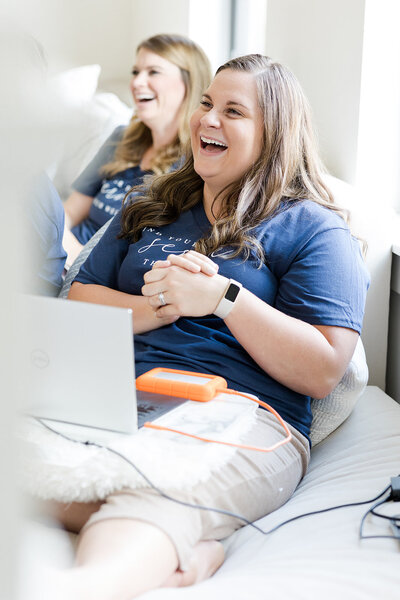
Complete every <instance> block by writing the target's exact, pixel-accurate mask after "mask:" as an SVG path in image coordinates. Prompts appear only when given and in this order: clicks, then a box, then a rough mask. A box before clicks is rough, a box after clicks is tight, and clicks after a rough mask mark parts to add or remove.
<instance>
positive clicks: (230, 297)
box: [214, 279, 242, 319]
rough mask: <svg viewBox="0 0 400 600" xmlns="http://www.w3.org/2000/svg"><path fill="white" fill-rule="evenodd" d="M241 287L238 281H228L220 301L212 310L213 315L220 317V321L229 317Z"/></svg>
mask: <svg viewBox="0 0 400 600" xmlns="http://www.w3.org/2000/svg"><path fill="white" fill-rule="evenodd" d="M241 287H242V284H241V283H239V282H238V281H235V280H234V279H230V280H229V284H228V287H227V288H226V290H225V292H224V295H223V296H222V298H221V300H220V301H219V302H218V304H217V308H216V309H215V310H214V315H216V316H217V317H220V319H225V318H226V317H227V316H228V315H229V313H230V312H231V310H232V308H233V305H234V303H235V300H236V298H237V296H238V293H239V292H240V288H241Z"/></svg>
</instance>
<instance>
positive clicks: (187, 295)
mask: <svg viewBox="0 0 400 600" xmlns="http://www.w3.org/2000/svg"><path fill="white" fill-rule="evenodd" d="M144 282H145V283H144V285H143V287H142V294H143V296H146V297H147V298H148V301H149V304H150V306H151V307H152V308H153V310H154V311H155V313H156V316H157V317H163V318H165V317H171V318H172V317H175V319H174V320H176V319H177V318H179V317H189V316H191V317H202V316H204V315H209V314H212V313H213V312H214V311H215V309H216V307H217V305H218V303H219V301H220V299H221V298H222V296H223V295H224V292H225V290H226V288H227V286H228V283H229V280H228V279H227V278H226V277H223V276H222V275H219V274H218V265H216V264H215V263H214V262H213V261H212V260H211V259H210V258H208V256H205V255H203V254H200V253H199V252H196V251H195V250H190V251H189V252H185V253H183V254H170V255H168V257H167V259H166V260H159V261H157V262H156V263H154V265H153V268H152V269H151V271H148V272H147V273H145V275H144Z"/></svg>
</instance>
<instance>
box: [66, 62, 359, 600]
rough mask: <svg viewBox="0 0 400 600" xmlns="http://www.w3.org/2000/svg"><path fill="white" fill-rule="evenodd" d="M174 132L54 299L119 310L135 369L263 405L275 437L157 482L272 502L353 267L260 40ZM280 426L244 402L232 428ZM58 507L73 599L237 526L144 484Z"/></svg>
mask: <svg viewBox="0 0 400 600" xmlns="http://www.w3.org/2000/svg"><path fill="white" fill-rule="evenodd" d="M191 141H192V152H193V153H192V155H190V156H188V158H187V161H186V163H185V164H184V166H183V167H182V168H181V169H180V170H179V171H177V172H175V173H172V174H168V175H163V176H160V177H158V178H156V179H155V180H154V181H153V182H152V184H151V185H150V187H149V188H147V189H144V188H142V189H141V191H140V193H139V195H136V196H135V197H134V198H133V200H132V201H129V199H128V202H127V203H126V204H125V205H124V207H123V209H122V211H121V214H118V215H116V216H115V218H114V220H113V222H112V223H111V225H110V227H109V229H108V230H107V232H106V233H105V234H104V236H103V237H102V239H101V240H100V242H99V244H98V245H97V247H96V248H95V249H94V250H93V252H92V254H91V255H90V256H89V258H88V260H87V261H86V263H85V264H84V265H83V267H82V268H81V271H80V273H79V275H78V276H77V278H76V280H75V282H74V283H73V285H72V288H71V291H70V298H71V299H75V300H83V301H87V302H95V303H104V304H111V305H116V306H123V307H130V308H132V310H133V315H134V330H135V334H136V335H135V354H136V372H137V374H141V373H143V372H145V371H148V370H149V369H151V368H153V367H155V366H158V367H159V366H165V367H172V368H181V369H186V370H190V371H199V372H203V373H214V374H217V375H221V376H222V377H224V378H225V379H226V380H227V381H228V385H229V387H231V388H235V389H237V390H243V391H247V392H251V393H253V394H255V395H257V396H258V397H259V398H260V399H262V400H264V401H266V402H268V403H269V404H270V405H272V406H273V407H274V408H275V409H276V410H277V411H278V412H279V413H280V415H281V416H282V417H283V419H284V420H285V421H286V423H287V426H288V428H289V429H290V432H291V436H292V438H291V441H290V442H289V443H287V444H285V445H281V446H280V447H279V448H278V449H277V450H276V451H274V452H268V453H262V452H256V451H251V450H237V451H236V452H235V454H234V455H233V457H232V458H231V459H230V461H228V463H227V464H226V465H225V466H224V467H223V468H222V469H220V470H219V471H218V473H211V474H210V476H209V479H208V481H206V482H203V483H201V484H199V485H197V486H195V487H194V488H191V489H188V490H187V491H186V492H181V493H179V494H177V493H174V492H173V491H171V490H167V491H169V492H170V494H171V495H172V496H175V497H177V498H178V499H179V500H181V501H184V502H188V503H191V504H197V505H199V504H200V505H203V506H208V507H215V508H217V509H224V510H226V511H230V512H231V513H236V515H243V516H244V517H245V518H246V519H248V520H251V521H253V520H256V519H259V518H260V517H262V516H263V515H266V514H268V513H269V512H271V511H273V510H275V509H276V508H278V507H279V506H281V505H282V504H283V503H284V502H286V501H287V500H288V498H289V497H290V496H291V494H292V493H293V491H294V490H295V489H296V486H297V485H298V483H299V481H300V480H301V479H302V477H303V476H304V474H305V472H306V469H307V465H308V461H309V452H310V444H309V437H308V436H309V431H310V425H311V419H312V415H311V410H310V399H311V397H314V398H322V397H324V396H326V395H327V394H328V393H329V392H330V391H331V390H332V389H333V388H334V387H335V385H336V384H337V383H338V381H339V380H340V379H341V377H342V375H343V373H344V371H345V369H346V367H347V364H348V363H349V361H350V358H351V356H352V354H353V351H354V348H355V345H356V343H357V339H358V336H359V333H360V331H361V325H362V319H363V311H364V302H365V296H366V290H367V287H368V275H367V273H366V270H365V267H364V263H363V259H362V256H361V253H360V249H359V246H358V242H357V240H355V239H354V238H353V237H352V235H351V233H350V231H349V229H348V227H347V225H346V223H345V220H344V219H343V218H342V215H341V213H340V211H339V209H338V207H336V206H335V204H334V200H333V198H332V195H331V193H330V192H329V190H328V189H327V188H326V186H325V185H324V183H323V180H322V176H321V166H320V162H319V158H318V155H317V152H316V149H315V146H314V143H313V134H312V129H311V125H310V119H309V113H308V108H307V103H306V101H305V98H304V96H303V93H302V91H301V88H300V86H299V84H298V82H297V81H296V79H295V78H294V77H293V75H292V74H291V73H290V72H289V71H288V70H287V69H286V68H284V67H283V66H281V65H280V64H277V63H274V62H272V61H271V60H270V59H269V58H266V57H263V56H260V55H250V56H246V57H242V58H237V59H234V60H231V61H229V62H228V63H226V64H225V65H223V66H222V67H220V69H219V70H218V71H217V74H216V76H215V78H214V80H213V82H212V84H211V85H210V87H209V88H208V89H207V90H206V93H205V94H204V96H203V99H202V101H201V103H200V106H199V107H198V108H197V110H196V111H195V112H194V114H193V116H192V118H191ZM284 437H285V433H284V431H283V430H282V429H281V428H280V427H279V426H278V425H277V424H276V422H275V420H274V418H273V417H272V416H271V414H270V413H268V412H267V411H265V410H263V409H261V408H259V409H257V419H256V422H255V424H254V425H253V427H252V429H251V430H250V431H249V432H248V433H247V434H246V435H245V436H243V438H244V439H243V443H245V444H250V445H257V446H270V445H272V444H275V443H277V442H279V441H281V440H283V438H284ZM96 508H99V510H98V511H97V512H94V511H95V509H96ZM74 509H75V519H76V520H75V527H76V528H79V526H80V524H83V523H84V522H85V521H86V519H87V517H88V515H89V513H91V512H92V513H93V514H91V516H90V518H89V520H88V521H87V522H86V524H85V526H84V528H83V530H82V533H81V539H80V544H79V547H78V554H77V565H76V567H74V568H73V569H72V570H71V571H69V572H67V573H63V574H62V575H61V577H62V578H63V585H62V586H59V589H62V590H63V592H62V593H64V594H65V597H66V598H75V599H79V598H88V597H95V598H96V599H97V600H103V599H104V600H109V599H110V598H117V599H121V600H122V599H126V600H128V599H129V598H131V597H133V596H138V595H140V594H141V593H142V592H145V591H146V590H149V589H152V588H155V587H158V586H162V585H179V584H189V583H193V582H195V581H198V580H199V579H201V578H204V577H206V576H207V575H210V574H211V573H212V572H213V571H215V570H216V568H217V567H218V566H219V564H220V563H221V562H222V560H223V552H222V547H221V545H220V543H219V542H217V541H216V540H220V539H222V538H224V537H226V536H228V535H230V534H231V533H232V532H233V531H234V530H235V529H237V528H239V527H241V526H242V525H243V521H242V520H241V519H240V517H238V516H237V517H235V516H233V515H232V514H231V515H227V514H221V513H219V512H212V511H205V510H204V511H200V510H198V509H196V508H189V507H185V506H182V505H179V504H176V503H174V502H171V501H169V500H167V499H165V498H163V497H161V496H159V495H158V494H157V493H156V492H155V491H154V490H151V489H147V488H146V489H140V490H126V489H125V490H123V491H122V492H120V493H115V494H113V495H112V496H110V497H109V498H107V499H106V500H105V501H104V502H103V503H101V505H100V506H95V505H93V506H91V505H89V506H86V507H84V506H83V505H76V506H75V507H74ZM79 511H81V512H79ZM213 540H214V541H213Z"/></svg>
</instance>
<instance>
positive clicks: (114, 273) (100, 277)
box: [74, 211, 129, 290]
mask: <svg viewBox="0 0 400 600" xmlns="http://www.w3.org/2000/svg"><path fill="white" fill-rule="evenodd" d="M120 231H121V211H120V212H118V213H117V214H116V215H115V217H113V219H112V221H111V223H110V225H109V227H108V228H107V230H106V231H105V233H104V235H103V236H102V237H101V239H100V241H99V242H98V244H97V245H96V246H95V247H94V248H93V250H92V251H91V253H90V254H89V256H88V257H87V259H86V261H85V262H84V263H83V265H82V267H81V268H80V271H79V273H78V275H77V276H76V277H75V279H74V281H79V282H80V283H89V284H97V285H104V286H106V287H109V288H112V289H114V290H117V289H118V276H119V270H120V267H121V264H122V262H123V260H124V258H125V256H126V254H127V252H128V248H129V242H128V240H125V239H122V240H121V239H118V237H117V236H118V234H119V233H120Z"/></svg>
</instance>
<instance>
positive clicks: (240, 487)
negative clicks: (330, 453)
mask: <svg viewBox="0 0 400 600" xmlns="http://www.w3.org/2000/svg"><path fill="white" fill-rule="evenodd" d="M289 428H290V430H291V432H292V436H293V438H292V440H291V442H289V443H288V444H285V445H284V446H281V447H280V448H278V449H277V450H276V451H274V452H268V453H265V452H256V451H253V450H238V451H237V452H235V454H234V455H233V456H232V457H231V459H230V460H229V462H228V463H227V464H225V465H224V466H223V467H221V468H220V469H219V470H218V471H215V472H211V473H210V477H209V479H208V480H207V481H206V482H202V483H199V484H198V485H196V486H195V487H193V488H192V489H190V490H181V489H180V490H174V489H168V490H167V489H164V490H163V491H164V492H165V493H167V494H168V495H169V496H172V497H173V498H176V499H177V500H180V501H182V502H188V503H190V504H196V505H201V506H207V507H213V508H218V509H222V510H226V511H230V512H233V513H236V514H238V515H242V516H244V517H245V518H246V519H248V520H249V521H255V520H257V519H259V518H261V517H263V516H265V515H267V514H268V513H270V512H272V511H273V510H275V509H277V508H279V507H280V506H282V504H284V503H285V502H286V501H287V500H288V499H289V498H290V497H291V495H292V494H293V492H294V490H295V489H296V487H297V485H298V484H299V482H300V480H301V479H302V477H303V476H304V474H305V472H306V469H307V466H308V462H309V458H310V448H309V443H308V440H307V439H306V438H305V437H304V436H303V435H302V434H301V433H299V432H298V431H297V430H296V429H295V428H293V427H291V426H290V425H289ZM283 436H284V433H283V432H282V428H281V426H280V425H279V423H278V422H277V420H276V419H275V417H273V416H272V415H271V414H270V413H268V412H267V411H266V410H262V409H257V413H256V423H255V424H254V425H253V427H252V428H251V429H250V431H249V432H248V433H247V435H246V436H244V439H243V440H242V443H243V444H251V445H254V446H270V445H272V444H274V443H275V442H277V441H279V440H280V439H282V437H283ZM106 519H135V520H138V521H146V522H148V523H151V524H152V525H155V526H157V527H159V528H160V529H162V530H163V531H164V532H165V533H166V534H167V535H168V536H169V538H170V539H171V540H172V542H173V544H174V546H175V548H176V552H177V555H178V559H179V568H180V569H182V570H185V569H187V568H188V564H189V560H190V556H191V553H192V549H193V546H195V545H196V544H197V543H198V542H199V541H201V540H210V539H215V540H219V539H222V538H225V537H227V536H228V535H230V534H231V533H232V532H233V531H235V530H236V529H238V528H240V527H241V526H242V525H244V523H243V521H242V520H241V519H239V518H237V517H232V516H227V515H224V514H221V513H217V512H213V511H208V510H201V509H198V508H191V507H186V506H182V505H181V504H177V503H176V502H173V501H171V500H168V499H167V498H164V497H162V496H160V494H159V493H158V492H156V491H155V490H153V489H151V488H143V489H137V490H131V489H125V490H122V491H121V492H117V493H114V494H111V495H110V496H109V497H108V498H107V500H106V501H105V503H104V504H103V505H102V506H101V508H100V510H99V511H98V512H96V513H95V514H93V515H92V517H91V518H90V519H89V521H88V523H87V524H86V525H85V529H86V528H87V527H90V526H91V525H93V524H94V523H96V522H98V521H103V520H106Z"/></svg>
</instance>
